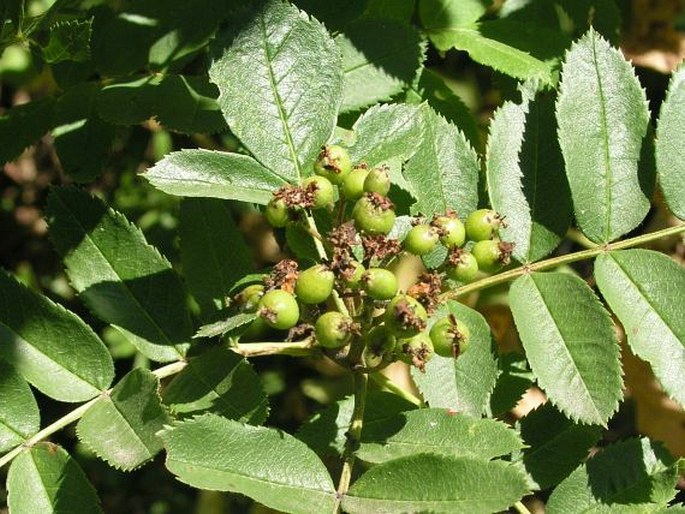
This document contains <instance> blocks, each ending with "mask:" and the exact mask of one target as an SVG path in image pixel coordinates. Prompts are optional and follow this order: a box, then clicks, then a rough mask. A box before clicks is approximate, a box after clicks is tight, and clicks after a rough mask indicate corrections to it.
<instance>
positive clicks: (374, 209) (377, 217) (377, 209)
mask: <svg viewBox="0 0 685 514" xmlns="http://www.w3.org/2000/svg"><path fill="white" fill-rule="evenodd" d="M393 207H394V205H393V204H392V202H391V201H390V200H388V199H387V198H385V197H383V196H381V195H379V194H377V193H366V194H364V196H362V197H361V198H360V199H359V200H357V202H356V203H355V204H354V208H353V209H352V218H353V219H354V225H355V227H357V229H358V230H360V231H362V232H365V233H367V234H387V233H389V232H390V231H391V230H392V227H393V226H394V225H395V211H394V210H393Z"/></svg>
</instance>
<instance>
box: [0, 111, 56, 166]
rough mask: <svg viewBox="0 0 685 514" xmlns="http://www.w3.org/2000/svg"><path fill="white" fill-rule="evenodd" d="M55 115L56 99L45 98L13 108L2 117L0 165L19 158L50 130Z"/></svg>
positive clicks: (0, 117) (0, 119) (0, 122)
mask: <svg viewBox="0 0 685 514" xmlns="http://www.w3.org/2000/svg"><path fill="white" fill-rule="evenodd" d="M54 115H55V99H54V98H52V97H45V98H40V99H38V100H34V101H32V102H29V103H27V104H24V105H18V106H16V107H13V108H12V109H9V110H8V111H7V112H6V113H5V114H3V115H2V116H0V141H2V145H0V163H2V164H4V163H6V162H8V161H11V160H12V159H14V158H16V157H18V156H19V155H20V154H21V152H23V151H24V149H25V148H26V147H28V146H29V145H32V144H33V143H34V142H35V141H36V140H37V139H38V138H40V137H41V136H42V135H43V134H45V133H46V132H47V131H48V130H50V129H51V128H52V126H53V123H54Z"/></svg>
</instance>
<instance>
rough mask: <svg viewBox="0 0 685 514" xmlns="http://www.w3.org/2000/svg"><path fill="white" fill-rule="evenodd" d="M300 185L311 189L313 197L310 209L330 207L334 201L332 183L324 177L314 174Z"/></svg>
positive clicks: (307, 189)
mask: <svg viewBox="0 0 685 514" xmlns="http://www.w3.org/2000/svg"><path fill="white" fill-rule="evenodd" d="M302 187H303V188H304V189H305V190H306V191H309V190H311V191H312V193H313V197H314V203H313V205H312V209H323V208H326V207H331V206H332V205H333V202H335V192H334V191H333V184H331V181H330V180H328V179H327V178H326V177H320V176H318V175H315V176H313V177H308V178H306V179H304V180H303V181H302Z"/></svg>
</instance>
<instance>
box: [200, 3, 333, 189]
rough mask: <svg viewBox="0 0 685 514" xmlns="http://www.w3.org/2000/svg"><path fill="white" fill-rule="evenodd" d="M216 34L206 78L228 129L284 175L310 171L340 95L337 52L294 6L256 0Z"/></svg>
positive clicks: (318, 26) (320, 28)
mask: <svg viewBox="0 0 685 514" xmlns="http://www.w3.org/2000/svg"><path fill="white" fill-rule="evenodd" d="M236 24H237V25H236V26H234V27H229V29H228V30H227V32H224V33H221V34H219V35H218V36H217V38H216V39H215V42H214V43H215V44H214V61H213V62H212V65H211V67H210V69H209V76H210V79H211V81H212V82H214V83H215V84H216V85H217V86H218V88H219V93H220V94H219V100H218V102H219V106H220V107H221V110H222V112H223V114H224V117H225V118H226V121H227V122H228V125H229V127H230V128H231V131H232V132H233V133H234V134H235V135H236V136H238V138H239V139H240V140H241V141H242V142H243V144H245V146H247V148H248V149H249V150H250V151H251V152H252V154H253V155H254V156H255V157H256V158H257V160H258V161H260V162H261V163H262V164H264V165H265V166H267V167H268V168H270V169H272V170H273V171H274V172H275V173H277V174H278V175H279V176H281V177H282V178H283V179H284V180H287V181H291V182H298V181H299V179H300V178H302V177H304V176H306V175H309V174H311V171H310V170H311V166H312V165H313V163H314V160H315V159H316V156H317V155H318V153H319V149H320V147H321V145H322V144H323V143H324V142H326V140H328V138H329V137H330V135H331V134H332V133H333V128H334V127H335V121H336V117H337V114H338V107H339V105H340V100H341V98H342V85H343V79H342V66H341V59H340V53H339V51H338V48H337V47H336V46H335V43H334V42H333V40H332V39H331V38H330V36H329V35H328V32H327V31H326V29H325V28H324V27H323V25H321V24H320V23H319V22H318V21H316V20H314V19H310V18H309V17H308V16H307V15H306V14H304V13H302V12H301V11H299V10H298V9H297V7H295V6H292V5H290V4H288V3H285V2H281V1H279V0H268V1H266V2H257V3H256V5H255V7H254V8H253V9H250V10H249V11H247V12H245V13H244V17H241V18H240V19H238V20H236Z"/></svg>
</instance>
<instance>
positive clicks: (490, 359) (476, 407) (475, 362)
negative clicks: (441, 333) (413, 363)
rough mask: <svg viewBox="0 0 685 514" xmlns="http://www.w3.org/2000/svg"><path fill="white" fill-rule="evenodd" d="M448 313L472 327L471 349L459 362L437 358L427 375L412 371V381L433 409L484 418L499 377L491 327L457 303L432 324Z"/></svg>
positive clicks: (443, 309) (439, 313) (450, 304)
mask: <svg viewBox="0 0 685 514" xmlns="http://www.w3.org/2000/svg"><path fill="white" fill-rule="evenodd" d="M448 312H449V313H452V314H454V315H455V316H456V317H457V319H461V320H463V321H464V322H465V323H466V324H467V325H468V326H469V328H470V329H471V346H470V347H469V349H468V351H466V352H464V354H463V355H460V356H459V358H458V359H456V360H455V359H448V358H445V357H440V356H439V355H435V356H434V357H433V358H432V359H431V360H430V361H429V362H428V365H427V366H426V372H425V373H421V372H419V371H414V368H412V377H413V378H414V381H415V382H416V385H417V386H418V388H419V390H420V391H421V394H422V395H423V397H424V398H425V400H426V401H427V402H428V404H429V405H430V406H431V407H443V408H446V409H452V410H454V411H456V412H460V413H461V412H463V413H466V414H470V415H472V416H480V415H481V414H482V413H483V411H484V410H485V408H486V406H487V405H488V402H489V399H490V394H491V393H492V390H493V388H494V387H495V381H496V380H497V374H498V371H497V360H496V358H495V353H494V350H493V341H492V336H491V334H490V327H489V325H488V323H487V322H486V321H485V319H484V318H483V317H482V316H481V315H480V314H479V313H477V312H476V311H474V310H473V309H470V308H468V307H466V306H465V305H462V304H461V303H459V302H455V301H450V302H447V304H446V305H442V306H440V309H439V310H438V311H437V312H436V313H435V315H434V316H433V317H432V318H431V321H432V322H433V323H434V322H435V321H437V320H439V319H440V318H442V317H443V316H446V315H447V313H448Z"/></svg>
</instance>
